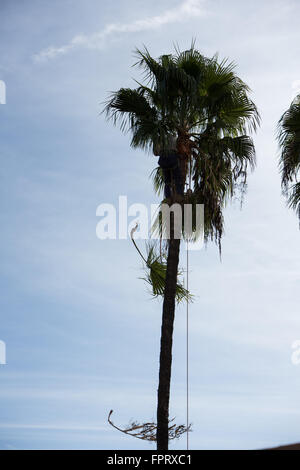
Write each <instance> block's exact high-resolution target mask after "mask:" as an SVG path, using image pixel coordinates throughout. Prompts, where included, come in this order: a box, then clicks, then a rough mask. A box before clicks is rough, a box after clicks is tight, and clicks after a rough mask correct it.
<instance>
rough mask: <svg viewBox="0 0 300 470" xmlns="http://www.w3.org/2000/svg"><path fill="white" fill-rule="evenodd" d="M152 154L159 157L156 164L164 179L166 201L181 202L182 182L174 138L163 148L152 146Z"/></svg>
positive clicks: (182, 193)
mask: <svg viewBox="0 0 300 470" xmlns="http://www.w3.org/2000/svg"><path fill="white" fill-rule="evenodd" d="M153 153H154V155H155V156H159V159H158V164H159V166H160V167H161V169H162V172H163V178H164V184H165V188H164V192H165V198H166V199H175V200H181V199H182V198H183V195H184V181H183V176H182V171H181V165H180V158H181V157H180V155H179V153H178V152H177V149H176V137H173V136H171V137H170V139H169V140H168V142H167V144H166V145H164V146H160V145H156V146H153Z"/></svg>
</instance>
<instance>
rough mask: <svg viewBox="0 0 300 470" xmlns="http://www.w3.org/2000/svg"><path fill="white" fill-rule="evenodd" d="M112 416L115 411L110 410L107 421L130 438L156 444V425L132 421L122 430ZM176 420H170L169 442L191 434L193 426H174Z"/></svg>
mask: <svg viewBox="0 0 300 470" xmlns="http://www.w3.org/2000/svg"><path fill="white" fill-rule="evenodd" d="M112 414H113V410H110V412H109V415H108V418H107V420H108V422H109V424H110V425H111V426H112V427H113V428H115V429H117V430H118V431H120V432H122V433H124V434H127V435H129V436H132V437H136V438H137V439H142V440H143V441H150V442H156V431H157V424H156V423H154V422H149V423H138V422H137V421H132V422H130V423H129V424H128V425H127V426H125V427H124V428H120V427H119V426H116V425H115V424H114V423H113V422H112V420H111V415H112ZM174 419H175V418H173V419H171V420H169V425H170V426H169V440H173V439H179V437H180V436H182V434H184V433H186V432H191V426H192V425H191V424H189V426H188V427H187V426H185V425H183V424H180V425H178V426H177V425H176V424H172V423H173V422H174Z"/></svg>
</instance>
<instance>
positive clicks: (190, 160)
mask: <svg viewBox="0 0 300 470" xmlns="http://www.w3.org/2000/svg"><path fill="white" fill-rule="evenodd" d="M191 186H192V158H191V156H190V157H189V182H188V191H187V192H188V194H190V192H191ZM186 289H187V291H189V240H188V238H187V241H186ZM186 449H187V450H189V299H186Z"/></svg>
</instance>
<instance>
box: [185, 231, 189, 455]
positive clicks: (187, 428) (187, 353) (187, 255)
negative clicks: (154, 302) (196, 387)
mask: <svg viewBox="0 0 300 470" xmlns="http://www.w3.org/2000/svg"><path fill="white" fill-rule="evenodd" d="M186 289H187V291H188V290H189V242H188V240H187V246H186ZM186 449H187V450H189V301H188V299H187V300H186Z"/></svg>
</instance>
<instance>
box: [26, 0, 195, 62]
mask: <svg viewBox="0 0 300 470" xmlns="http://www.w3.org/2000/svg"><path fill="white" fill-rule="evenodd" d="M202 5H203V0H185V1H183V2H182V3H181V4H180V5H178V6H177V7H175V8H171V9H169V10H166V11H164V12H163V13H162V14H160V15H156V16H150V17H148V18H144V19H139V20H135V21H133V22H131V23H109V24H107V25H106V26H105V27H104V28H103V29H102V30H101V31H98V32H97V33H93V34H90V35H86V34H80V35H77V36H74V37H73V39H71V41H70V42H69V43H68V44H65V45H63V46H60V47H54V46H50V47H48V48H46V49H43V50H42V51H40V52H39V53H38V54H35V55H34V56H33V58H34V60H35V61H36V62H42V61H46V60H50V59H54V58H56V57H58V56H60V55H65V54H68V53H69V52H70V51H72V50H74V49H78V48H86V49H101V48H102V47H103V45H104V41H105V40H106V39H107V38H108V37H110V36H112V35H113V34H123V33H135V32H139V31H145V30H153V29H157V28H160V27H161V26H163V25H166V24H170V23H177V22H180V21H184V20H186V19H188V18H192V17H195V16H203V14H204V10H203V7H202Z"/></svg>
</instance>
